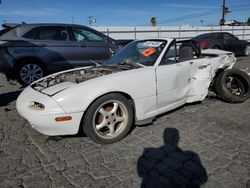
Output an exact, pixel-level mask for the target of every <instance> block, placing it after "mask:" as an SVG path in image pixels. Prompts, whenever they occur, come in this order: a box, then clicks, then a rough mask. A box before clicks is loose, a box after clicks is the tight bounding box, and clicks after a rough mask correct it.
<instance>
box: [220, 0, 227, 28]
mask: <svg viewBox="0 0 250 188" xmlns="http://www.w3.org/2000/svg"><path fill="white" fill-rule="evenodd" d="M225 8H226V0H223V5H222V17H221V20H220V25H224V23H225Z"/></svg>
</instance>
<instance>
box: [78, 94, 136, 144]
mask: <svg viewBox="0 0 250 188" xmlns="http://www.w3.org/2000/svg"><path fill="white" fill-rule="evenodd" d="M133 119H134V116H133V109H132V106H131V104H130V103H129V101H128V100H127V99H126V98H125V97H124V96H122V95H120V94H107V95H105V96H103V97H100V98H99V99H97V100H96V101H95V102H94V103H93V104H92V105H91V106H90V107H89V109H88V110H87V112H86V114H85V116H84V120H83V125H82V126H83V131H84V132H85V134H86V135H87V136H88V137H90V138H91V139H92V140H93V141H95V142H97V143H100V144H110V143H113V142H116V141H119V140H121V139H122V138H123V137H125V136H126V135H127V133H128V132H129V130H130V128H131V126H132V123H133Z"/></svg>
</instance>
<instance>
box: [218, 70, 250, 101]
mask: <svg viewBox="0 0 250 188" xmlns="http://www.w3.org/2000/svg"><path fill="white" fill-rule="evenodd" d="M214 84H215V90H216V93H217V94H218V95H219V96H220V97H221V98H222V99H223V100H224V101H226V102H229V103H241V102H244V101H246V100H247V99H248V98H249V96H250V90H249V88H250V78H249V75H248V74H247V73H245V72H244V71H241V70H238V69H229V70H226V71H223V72H221V73H220V74H219V75H218V76H217V78H216V80H215V83H214Z"/></svg>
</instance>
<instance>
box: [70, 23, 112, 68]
mask: <svg viewBox="0 0 250 188" xmlns="http://www.w3.org/2000/svg"><path fill="white" fill-rule="evenodd" d="M71 34H72V38H73V40H74V51H75V56H74V58H75V63H76V66H83V65H89V64H93V61H96V62H98V63H99V62H100V63H104V62H105V61H107V60H108V59H109V58H110V57H111V56H112V54H113V53H114V50H113V49H112V44H110V41H109V40H107V39H106V37H105V36H104V35H102V34H100V33H97V32H95V31H93V30H90V29H88V28H85V27H71Z"/></svg>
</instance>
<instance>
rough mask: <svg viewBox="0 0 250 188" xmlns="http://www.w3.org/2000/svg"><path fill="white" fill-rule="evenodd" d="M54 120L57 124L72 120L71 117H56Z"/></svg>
mask: <svg viewBox="0 0 250 188" xmlns="http://www.w3.org/2000/svg"><path fill="white" fill-rule="evenodd" d="M55 120H56V121H57V122H60V121H70V120H72V117H71V116H62V117H56V118H55Z"/></svg>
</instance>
